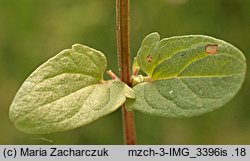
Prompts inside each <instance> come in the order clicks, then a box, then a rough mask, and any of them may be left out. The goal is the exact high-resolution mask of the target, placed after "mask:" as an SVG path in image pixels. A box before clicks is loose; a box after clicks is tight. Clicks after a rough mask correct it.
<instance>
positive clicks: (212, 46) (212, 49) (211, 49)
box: [205, 44, 218, 54]
mask: <svg viewBox="0 0 250 161" xmlns="http://www.w3.org/2000/svg"><path fill="white" fill-rule="evenodd" d="M217 50H218V45H217V44H209V45H207V46H206V47H205V51H206V53H208V54H216V53H217Z"/></svg>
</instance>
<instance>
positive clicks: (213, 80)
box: [126, 33, 246, 117]
mask: <svg viewBox="0 0 250 161" xmlns="http://www.w3.org/2000/svg"><path fill="white" fill-rule="evenodd" d="M137 63H138V65H139V67H140V69H141V70H142V71H143V72H145V73H146V74H147V79H146V80H147V81H146V82H143V83H139V84H137V85H135V86H134V87H133V89H134V91H135V94H136V99H128V100H127V101H126V107H127V109H128V110H138V111H141V112H144V113H147V114H152V115H160V116H165V117H191V116H194V115H200V114H203V113H206V112H209V111H212V110H214V109H216V108H219V107H221V106H223V105H224V104H225V103H227V102H228V101H229V100H230V99H232V98H233V97H234V96H235V95H236V93H237V92H238V91H239V89H240V87H241V85H242V83H243V81H244V78H245V73H246V59H245V57H244V55H243V54H242V52H241V51H240V50H238V49H237V48H235V47H234V46H232V45H230V44H229V43H226V42H224V41H222V40H218V39H215V38H212V37H208V36H203V35H189V36H178V37H172V38H167V39H163V40H161V41H160V36H159V34H158V33H152V34H150V35H148V36H147V37H146V38H145V39H144V41H143V42H142V46H141V48H140V50H139V51H138V54H137Z"/></svg>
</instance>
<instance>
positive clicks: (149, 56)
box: [146, 55, 152, 63]
mask: <svg viewBox="0 0 250 161" xmlns="http://www.w3.org/2000/svg"><path fill="white" fill-rule="evenodd" d="M146 60H147V62H149V63H151V62H152V56H151V55H148V56H147V57H146Z"/></svg>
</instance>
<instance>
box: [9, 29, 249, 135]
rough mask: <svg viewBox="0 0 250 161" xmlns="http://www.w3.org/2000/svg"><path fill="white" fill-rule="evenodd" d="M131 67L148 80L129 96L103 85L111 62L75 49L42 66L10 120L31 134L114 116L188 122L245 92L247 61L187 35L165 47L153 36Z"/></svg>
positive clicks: (119, 85)
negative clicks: (125, 113) (134, 113)
mask: <svg viewBox="0 0 250 161" xmlns="http://www.w3.org/2000/svg"><path fill="white" fill-rule="evenodd" d="M135 60H137V61H136V62H135V63H134V64H135V67H137V68H138V69H139V68H140V69H141V70H142V71H143V72H144V73H146V74H147V76H142V75H139V76H136V75H135V76H133V77H132V79H133V81H134V82H136V83H135V84H134V87H133V88H132V89H131V88H130V87H128V86H127V85H126V84H124V83H123V82H121V81H120V80H119V79H116V80H109V81H104V80H103V74H104V72H105V70H106V65H107V61H106V58H105V56H104V55H103V54H102V53H101V52H99V51H96V50H94V49H92V48H89V47H86V46H83V45H74V46H73V48H72V49H68V50H64V51H62V52H60V53H59V54H58V55H56V56H55V57H53V58H51V59H50V60H48V61H47V62H45V63H44V64H43V65H41V66H40V67H38V68H37V69H36V70H35V71H34V72H33V73H32V74H31V75H30V76H29V77H28V78H27V79H26V80H25V82H24V83H23V85H22V86H21V88H20V89H19V91H18V92H17V94H16V96H15V98H14V100H13V102H12V105H11V107H10V119H11V120H12V121H13V122H14V124H15V126H16V127H17V128H18V129H19V130H21V131H23V132H26V133H33V134H38V133H39V134H41V133H50V132H57V131H65V130H69V129H73V128H77V127H79V126H82V125H86V124H88V123H90V122H92V121H94V120H96V119H98V118H100V117H102V116H105V115H107V114H109V113H111V112H113V111H115V110H117V109H118V108H119V107H120V106H121V105H122V104H123V103H124V102H125V101H126V102H125V103H126V107H127V109H128V110H138V111H141V112H144V113H148V114H154V115H161V116H166V117H190V116H193V115H199V114H202V113H205V112H208V111H212V110H214V109H216V108H218V107H221V106H222V105H224V104H225V103H227V102H228V101H229V100H230V99H231V98H232V97H233V96H234V95H235V94H236V93H237V91H238V90H239V88H240V87H241V85H242V83H243V81H244V76H245V72H246V60H245V57H244V55H243V54H242V53H241V52H240V51H239V50H238V49H237V48H235V47H233V46H232V45H230V44H228V43H226V42H224V41H221V40H218V39H214V38H211V37H207V36H202V35H190V36H180V37H172V38H168V39H163V40H161V41H160V37H159V35H158V34H157V33H153V34H150V35H148V36H147V37H146V38H145V39H144V41H143V43H142V46H141V48H140V50H139V52H138V55H137V57H136V59H135ZM136 63H138V66H136Z"/></svg>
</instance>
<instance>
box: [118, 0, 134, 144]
mask: <svg viewBox="0 0 250 161" xmlns="http://www.w3.org/2000/svg"><path fill="white" fill-rule="evenodd" d="M129 14H130V0H116V40H117V54H118V67H119V71H120V77H121V80H122V81H123V82H124V83H126V84H127V85H129V86H131V82H130V27H129V26H130V15H129ZM122 116H123V132H124V134H123V136H124V143H125V144H127V145H133V144H135V143H136V136H135V125H134V113H133V112H128V111H126V108H125V104H123V105H122Z"/></svg>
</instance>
